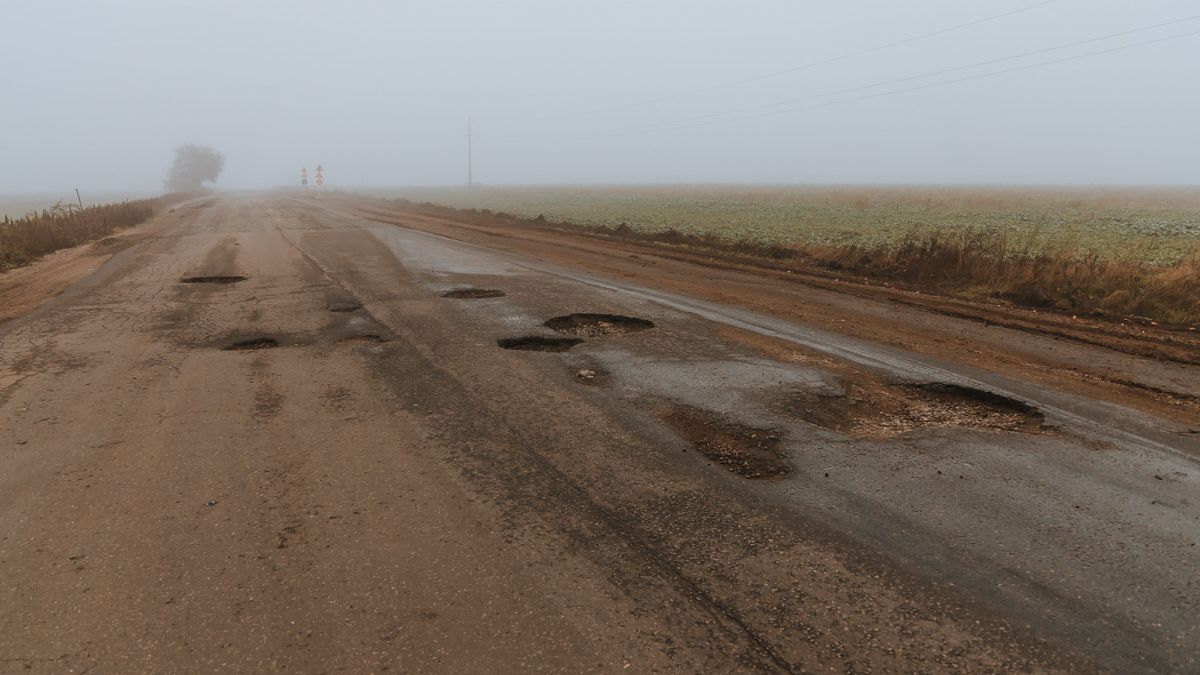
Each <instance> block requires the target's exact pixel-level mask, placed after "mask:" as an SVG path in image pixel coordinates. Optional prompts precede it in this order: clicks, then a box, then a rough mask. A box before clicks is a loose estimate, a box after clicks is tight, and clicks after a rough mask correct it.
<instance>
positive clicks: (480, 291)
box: [442, 288, 504, 300]
mask: <svg viewBox="0 0 1200 675" xmlns="http://www.w3.org/2000/svg"><path fill="white" fill-rule="evenodd" d="M442 297H443V298H455V299H458V300H474V299H477V298H502V297H504V291H500V290H496V289H494V288H460V289H459V290H457V291H450V292H449V293H443V294H442Z"/></svg>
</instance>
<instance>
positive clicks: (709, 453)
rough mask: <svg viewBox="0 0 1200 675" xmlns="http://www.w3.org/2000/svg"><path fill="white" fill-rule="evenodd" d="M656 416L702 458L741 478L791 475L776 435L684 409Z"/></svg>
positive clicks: (673, 409)
mask: <svg viewBox="0 0 1200 675" xmlns="http://www.w3.org/2000/svg"><path fill="white" fill-rule="evenodd" d="M660 416H661V418H662V420H663V421H664V422H666V423H667V425H668V426H670V427H671V428H672V429H674V430H675V432H676V433H678V434H679V435H680V436H682V437H683V438H685V439H686V440H687V441H688V442H689V443H691V444H692V447H694V448H696V450H698V451H699V452H700V453H701V454H703V455H704V456H705V457H707V458H708V459H710V460H712V461H713V462H716V463H717V464H720V465H721V466H723V467H725V468H726V469H728V470H729V471H732V472H733V473H736V474H737V475H739V476H741V477H743V478H750V479H753V480H770V479H778V478H782V477H784V476H786V475H787V474H788V472H789V471H791V467H790V466H789V465H788V463H787V460H786V459H785V457H784V454H783V450H782V449H781V448H780V447H779V445H780V440H781V438H782V436H781V434H780V433H779V432H778V431H775V430H773V429H756V428H754V427H748V426H744V425H741V424H737V423H735V422H731V421H730V420H727V419H725V418H723V417H721V416H719V415H716V414H714V413H710V412H707V411H704V410H700V409H698V408H690V407H686V406H671V407H670V408H668V409H667V410H666V411H665V412H663V413H662V414H661V415H660Z"/></svg>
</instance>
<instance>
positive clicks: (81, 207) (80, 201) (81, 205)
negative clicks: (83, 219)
mask: <svg viewBox="0 0 1200 675" xmlns="http://www.w3.org/2000/svg"><path fill="white" fill-rule="evenodd" d="M75 201H77V202H79V210H80V211H82V210H83V197H80V196H79V188H75Z"/></svg>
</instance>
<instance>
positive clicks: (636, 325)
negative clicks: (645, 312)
mask: <svg viewBox="0 0 1200 675" xmlns="http://www.w3.org/2000/svg"><path fill="white" fill-rule="evenodd" d="M545 325H546V327H547V328H551V329H553V330H556V331H558V332H559V333H566V334H567V335H581V336H584V337H598V336H601V335H624V334H626V333H636V332H639V331H643V330H649V329H651V328H654V322H653V321H650V320H649V319H639V318H637V317H635V316H622V315H620V314H590V313H579V314H568V315H566V316H556V317H554V318H553V319H550V320H548V321H546V323H545Z"/></svg>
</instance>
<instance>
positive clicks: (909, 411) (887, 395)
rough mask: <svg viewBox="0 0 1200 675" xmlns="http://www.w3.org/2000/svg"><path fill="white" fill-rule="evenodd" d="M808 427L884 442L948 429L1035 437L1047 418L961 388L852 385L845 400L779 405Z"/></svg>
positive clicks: (804, 398)
mask: <svg viewBox="0 0 1200 675" xmlns="http://www.w3.org/2000/svg"><path fill="white" fill-rule="evenodd" d="M781 407H782V408H784V409H785V411H786V412H788V413H790V414H792V415H794V416H796V417H799V418H800V419H802V420H804V421H805V422H808V423H810V424H815V425H817V426H820V427H824V428H826V429H832V430H833V431H837V432H839V433H843V434H846V435H848V436H853V437H856V438H866V439H874V440H884V439H888V438H893V437H895V436H899V435H900V434H904V433H908V432H910V431H918V430H921V429H934V428H944V427H959V428H974V429H998V430H1002V431H1017V432H1023V433H1035V432H1038V431H1040V430H1041V429H1042V425H1043V423H1044V422H1045V416H1044V415H1043V414H1042V412H1041V411H1039V410H1038V409H1037V408H1035V407H1034V406H1032V405H1030V404H1028V403H1025V402H1024V401H1019V400H1017V399H1013V398H1010V397H1007V396H1002V395H1000V394H996V393H994V392H990V391H985V390H982V389H976V388H974V387H965V386H962V385H957V384H947V383H942V382H931V383H926V384H895V385H886V384H880V385H878V386H864V385H863V384H861V383H855V384H848V385H847V386H846V394H845V395H844V396H818V395H812V394H799V395H796V396H793V397H790V398H788V399H785V400H784V401H783V402H782V403H781Z"/></svg>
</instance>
